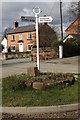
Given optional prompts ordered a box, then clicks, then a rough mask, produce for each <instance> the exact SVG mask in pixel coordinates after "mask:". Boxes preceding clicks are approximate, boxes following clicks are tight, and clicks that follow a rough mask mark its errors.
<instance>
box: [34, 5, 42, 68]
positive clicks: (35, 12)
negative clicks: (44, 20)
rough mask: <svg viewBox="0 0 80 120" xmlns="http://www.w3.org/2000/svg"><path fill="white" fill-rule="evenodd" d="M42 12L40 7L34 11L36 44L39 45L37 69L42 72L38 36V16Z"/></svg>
mask: <svg viewBox="0 0 80 120" xmlns="http://www.w3.org/2000/svg"><path fill="white" fill-rule="evenodd" d="M40 12H41V10H40V8H39V7H35V8H34V9H33V13H34V14H35V18H36V44H37V68H38V70H40V62H39V36H38V16H39V14H40Z"/></svg>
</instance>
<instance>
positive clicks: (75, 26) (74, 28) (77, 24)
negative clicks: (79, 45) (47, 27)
mask: <svg viewBox="0 0 80 120" xmlns="http://www.w3.org/2000/svg"><path fill="white" fill-rule="evenodd" d="M65 32H66V35H71V34H80V17H78V18H77V19H76V20H74V21H73V22H72V24H71V25H70V26H69V27H68V28H67V29H66V30H65Z"/></svg>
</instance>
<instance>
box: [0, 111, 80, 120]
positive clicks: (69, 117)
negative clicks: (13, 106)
mask: <svg viewBox="0 0 80 120" xmlns="http://www.w3.org/2000/svg"><path fill="white" fill-rule="evenodd" d="M79 112H80V111H66V112H55V113H47V114H46V113H43V114H35V115H21V114H15V115H13V114H7V113H3V114H2V120H42V119H43V120H53V119H54V120H57V119H58V118H59V119H61V120H62V119H64V120H80V118H79V116H80V115H79Z"/></svg>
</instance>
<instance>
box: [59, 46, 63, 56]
mask: <svg viewBox="0 0 80 120" xmlns="http://www.w3.org/2000/svg"><path fill="white" fill-rule="evenodd" d="M59 58H63V46H62V45H59Z"/></svg>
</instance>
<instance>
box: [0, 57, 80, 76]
mask: <svg viewBox="0 0 80 120" xmlns="http://www.w3.org/2000/svg"><path fill="white" fill-rule="evenodd" d="M79 59H80V57H78V56H77V57H70V58H63V59H53V60H46V61H41V62H40V71H41V72H55V73H57V72H63V73H78V72H79ZM14 61H15V60H14ZM14 61H12V62H11V61H10V60H8V61H4V62H0V77H7V76H10V75H14V74H20V73H27V68H28V67H35V66H36V62H30V61H24V62H20V61H19V62H14Z"/></svg>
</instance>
